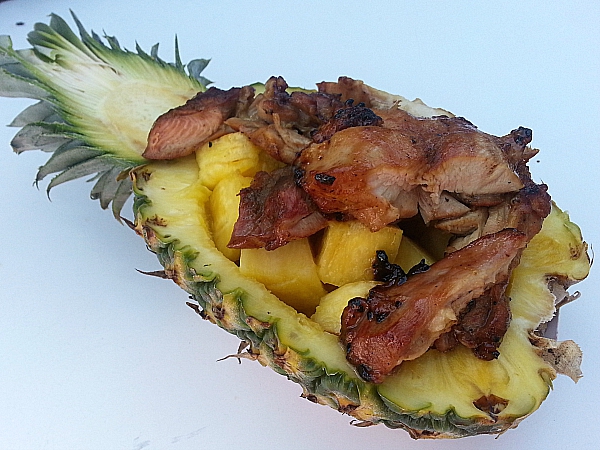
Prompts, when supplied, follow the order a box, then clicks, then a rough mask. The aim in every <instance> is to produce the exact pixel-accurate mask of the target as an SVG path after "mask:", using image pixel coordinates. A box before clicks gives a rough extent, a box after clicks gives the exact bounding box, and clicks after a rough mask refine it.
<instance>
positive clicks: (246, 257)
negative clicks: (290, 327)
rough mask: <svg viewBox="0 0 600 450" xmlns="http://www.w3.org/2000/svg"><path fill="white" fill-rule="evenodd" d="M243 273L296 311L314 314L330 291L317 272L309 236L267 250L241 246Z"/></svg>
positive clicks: (241, 267)
mask: <svg viewBox="0 0 600 450" xmlns="http://www.w3.org/2000/svg"><path fill="white" fill-rule="evenodd" d="M240 271H241V273H242V275H244V276H247V277H251V278H254V279H255V280H257V281H260V282H261V283H263V284H264V285H265V286H266V287H267V289H269V290H270V291H271V292H272V293H273V294H275V295H276V296H277V297H279V298H280V299H281V300H283V301H284V302H285V303H287V304H288V305H290V306H292V307H293V308H295V309H296V310H297V311H299V312H302V313H304V314H306V315H311V314H312V313H313V312H314V311H315V308H316V306H317V305H318V303H319V300H320V299H321V297H323V296H324V295H325V294H326V293H327V292H326V291H325V288H324V287H323V285H322V284H321V280H319V276H318V275H317V266H316V265H315V262H314V259H313V255H312V250H311V248H310V243H309V242H308V239H306V238H305V239H299V240H296V241H292V242H290V243H289V244H287V245H284V246H283V247H279V248H277V249H275V250H270V251H267V250H265V249H263V248H257V249H254V248H252V249H242V252H241V257H240Z"/></svg>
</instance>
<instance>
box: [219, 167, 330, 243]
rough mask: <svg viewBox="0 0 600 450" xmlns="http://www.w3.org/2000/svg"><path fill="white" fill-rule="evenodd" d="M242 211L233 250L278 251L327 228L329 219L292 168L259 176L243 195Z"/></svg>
mask: <svg viewBox="0 0 600 450" xmlns="http://www.w3.org/2000/svg"><path fill="white" fill-rule="evenodd" d="M239 211H240V213H239V219H238V221H237V222H236V223H235V226H234V229H233V234H232V236H231V241H230V242H229V244H228V246H229V247H231V248H261V247H264V248H266V249H267V250H274V249H276V248H277V247H281V246H282V245H285V244H287V243H288V242H290V241H292V240H294V239H301V238H304V237H308V236H311V235H313V234H315V233H316V232H317V231H319V230H321V229H323V228H325V227H326V226H327V220H326V219H325V218H324V217H323V216H322V215H321V213H320V212H319V211H318V210H317V208H316V206H315V205H314V203H313V202H312V201H311V199H310V198H309V197H308V195H307V194H306V192H304V191H303V190H302V189H301V188H300V187H298V185H297V184H296V182H295V180H294V173H293V169H292V167H290V166H286V167H284V168H282V169H278V170H276V171H274V172H271V173H266V172H259V173H257V174H256V176H255V178H254V180H253V181H252V184H251V185H250V187H248V188H246V189H242V191H241V192H240V209H239Z"/></svg>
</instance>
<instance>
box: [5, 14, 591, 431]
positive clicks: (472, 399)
mask: <svg viewBox="0 0 600 450" xmlns="http://www.w3.org/2000/svg"><path fill="white" fill-rule="evenodd" d="M74 19H75V21H76V23H77V26H78V28H79V33H80V36H81V37H77V36H76V35H75V34H74V33H73V32H72V30H71V29H70V28H69V27H68V25H67V24H66V23H65V22H64V20H62V19H61V18H60V17H58V16H55V15H53V16H52V17H51V21H50V24H49V25H45V24H36V26H35V30H34V32H32V33H31V34H30V42H31V43H32V45H33V48H32V49H29V50H19V51H16V50H14V49H13V48H12V44H11V42H10V39H9V38H8V37H0V95H4V96H11V97H26V98H34V99H37V100H38V101H39V102H38V103H37V104H35V105H33V106H31V107H29V108H27V109H26V110H25V111H24V112H23V113H22V114H20V115H19V116H18V117H17V118H16V119H15V120H14V121H13V123H12V124H11V125H13V126H16V127H21V131H19V132H18V133H17V136H16V137H15V139H14V140H13V142H12V146H13V148H14V150H15V151H17V152H22V151H25V150H33V149H40V150H43V151H47V152H50V153H52V156H51V158H50V159H49V161H48V162H47V163H46V164H45V165H44V166H42V167H41V168H40V170H39V172H38V175H37V177H36V182H39V181H41V180H42V179H44V178H45V177H46V176H48V175H50V174H55V176H54V178H53V179H52V181H51V182H50V183H49V186H48V190H50V189H52V188H53V187H54V186H56V185H58V184H61V183H63V182H66V181H69V180H72V179H75V178H80V177H86V176H92V177H93V180H94V181H95V184H94V187H93V188H92V193H91V195H92V198H95V199H99V200H100V204H101V206H102V207H103V208H107V207H109V205H112V210H113V213H114V215H115V217H117V218H120V212H121V209H122V207H123V205H124V204H125V201H126V200H127V198H128V197H129V195H130V193H131V191H132V189H133V190H134V191H135V200H134V215H135V223H132V224H131V225H132V227H133V228H135V230H136V232H137V233H138V234H140V235H141V236H142V237H143V238H144V239H145V241H146V243H147V245H148V247H149V249H150V250H151V251H153V252H154V253H156V255H157V256H158V259H159V262H160V263H161V264H162V266H163V267H164V272H159V273H157V274H160V275H163V276H165V277H167V278H170V279H172V280H173V281H175V282H176V283H177V284H178V285H179V286H181V287H182V288H183V289H184V290H185V291H187V292H188V293H189V294H190V295H191V296H192V298H193V299H194V303H191V306H193V307H194V309H196V311H197V312H198V313H199V314H200V315H201V316H202V317H203V318H205V319H208V320H209V321H211V322H213V323H216V324H217V325H218V326H220V327H222V328H223V329H225V330H227V331H228V332H230V333H232V334H234V335H236V336H237V337H239V338H240V340H241V341H242V345H241V347H240V348H241V349H244V348H245V349H246V352H244V353H240V354H238V355H233V356H238V357H242V356H243V357H246V358H249V359H254V360H258V361H259V362H260V363H261V364H263V365H265V366H269V367H271V368H272V369H273V370H275V371H276V372H278V373H280V374H282V375H284V376H286V377H287V378H289V379H290V380H292V381H294V382H297V383H299V384H300V385H301V386H302V389H303V392H304V393H303V396H304V397H305V398H307V399H308V400H310V401H313V402H317V403H321V404H325V405H329V406H331V407H333V408H335V409H337V410H338V411H340V412H342V413H345V414H349V415H352V416H353V417H355V418H356V420H357V422H356V423H357V424H359V425H372V424H378V423H383V424H385V425H387V426H388V427H391V428H402V429H405V430H407V431H408V432H409V433H410V434H411V436H413V437H415V438H419V437H428V438H440V437H441V438H446V437H462V436H470V435H476V434H483V433H491V434H495V433H500V432H503V431H505V430H506V429H508V428H511V427H514V426H516V425H517V424H518V423H519V421H520V420H522V419H523V418H525V417H526V416H527V415H529V414H531V413H532V412H533V411H535V410H536V409H537V408H538V407H539V406H540V404H541V402H542V401H543V400H544V398H545V397H546V395H547V394H548V392H549V389H550V387H551V383H552V380H553V379H554V378H555V377H556V375H557V373H565V374H567V375H569V376H570V377H571V378H573V379H574V380H576V379H577V378H578V377H579V376H580V372H579V364H578V363H579V360H580V358H581V353H580V351H579V349H578V347H577V346H576V344H574V343H572V342H570V341H566V342H556V341H554V340H552V339H548V338H546V337H543V336H542V335H541V334H540V333H534V330H536V329H538V328H540V323H542V322H543V323H545V322H547V321H548V320H550V319H551V318H552V316H553V315H554V313H555V303H561V302H562V303H566V302H567V301H568V300H569V299H571V298H572V296H569V294H568V293H566V290H565V289H566V287H568V286H569V285H570V284H572V283H574V282H577V281H579V280H581V279H583V278H585V276H587V273H588V271H589V265H590V262H589V258H588V256H587V252H586V245H585V243H584V242H583V240H582V237H581V233H580V232H579V229H578V228H577V226H576V225H574V224H573V223H571V222H570V221H569V218H568V216H567V215H566V214H565V213H563V212H562V211H560V209H558V207H556V206H555V207H554V208H553V213H552V214H551V216H550V217H549V218H548V219H547V220H546V222H545V223H544V228H543V230H542V232H541V233H540V234H539V235H538V236H536V238H534V240H533V241H532V242H531V244H530V246H529V248H528V249H527V251H526V252H525V253H524V255H523V258H522V261H521V264H520V265H519V267H518V269H517V270H515V273H514V274H513V279H512V281H511V286H510V295H511V297H512V298H513V305H515V306H514V309H513V317H514V319H513V322H512V324H511V327H510V329H509V332H508V334H507V336H506V338H505V341H504V343H503V344H502V345H503V347H501V354H502V355H504V356H503V357H502V358H500V359H499V360H496V361H493V362H489V363H488V362H481V361H478V360H476V359H475V358H474V357H473V356H472V354H471V353H469V352H466V351H464V350H463V349H460V348H459V349H456V350H455V351H453V352H450V353H448V354H440V353H437V352H435V351H430V352H428V353H427V354H426V355H424V356H423V357H421V358H419V359H417V360H415V361H411V362H410V363H405V364H403V366H402V368H401V370H399V371H398V373H397V374H395V375H394V376H392V377H390V378H389V379H388V380H386V381H385V382H384V383H382V384H381V385H378V386H376V385H373V384H370V383H366V382H364V381H363V380H361V379H360V378H359V377H358V376H357V375H356V373H355V372H354V370H353V368H352V367H351V366H350V365H349V364H348V363H347V361H346V359H345V356H344V353H343V351H342V349H341V347H340V345H339V343H338V339H337V336H335V335H333V334H330V333H327V332H326V331H325V330H324V329H323V328H322V327H321V326H320V325H318V324H317V323H316V322H314V321H312V320H310V319H309V318H307V317H306V316H305V315H303V314H299V313H298V312H296V310H294V309H293V308H292V307H290V306H288V305H286V304H284V303H283V302H281V301H280V300H279V299H278V298H277V297H275V296H274V295H273V294H272V293H270V292H269V291H268V290H267V289H266V288H265V287H264V286H263V285H262V284H261V283H258V282H256V281H254V280H252V279H249V278H246V277H244V276H243V275H241V274H240V271H239V268H238V267H237V265H236V264H234V263H233V262H231V261H230V260H228V259H227V258H226V257H225V256H223V254H222V253H221V252H219V251H218V250H217V248H216V246H215V244H214V242H213V240H212V236H211V233H210V220H211V219H210V217H209V216H208V214H207V209H206V205H207V202H208V199H209V195H210V190H209V189H208V188H207V187H206V186H205V185H203V184H202V183H201V182H200V181H199V177H198V166H197V164H196V161H195V159H194V158H193V157H188V158H183V159H180V160H176V161H167V162H160V163H150V164H146V161H145V160H144V159H143V158H142V157H141V156H140V155H141V153H142V151H143V138H142V137H143V136H145V135H146V133H147V131H148V130H149V128H150V126H151V124H152V121H153V120H154V118H155V117H157V116H158V115H159V114H160V113H162V112H164V111H165V110H168V109H169V108H172V107H174V106H178V105H179V104H182V103H184V102H185V100H186V99H188V98H190V97H191V96H192V95H194V94H195V93H196V92H197V91H201V90H203V89H204V88H205V86H206V84H208V83H209V81H208V80H206V79H205V78H203V77H202V76H201V75H200V73H201V71H202V69H203V68H204V67H205V65H206V63H207V61H206V60H196V61H193V62H191V63H190V64H188V65H187V67H186V66H184V65H183V64H182V63H181V61H179V58H178V57H177V58H176V59H177V61H176V62H175V64H168V63H166V62H164V61H162V60H161V59H160V58H158V56H157V47H155V48H153V49H152V51H151V52H150V53H149V54H148V53H145V52H143V51H142V50H141V49H140V48H137V49H136V52H130V51H127V50H123V49H122V48H121V47H120V46H119V43H118V42H117V40H116V39H115V38H113V37H107V36H105V39H106V40H107V42H108V45H105V44H104V43H103V41H102V39H101V38H100V37H99V36H98V35H96V34H95V33H92V34H89V33H88V32H87V31H85V29H84V28H83V26H82V25H81V24H80V23H79V21H78V20H77V18H76V17H74ZM89 62H92V63H94V64H86V63H89ZM98 63H100V64H98ZM86 68H93V69H94V70H96V69H99V68H108V69H109V70H106V71H105V70H100V71H94V70H93V71H92V72H81V71H82V70H87V69H86ZM74 80H88V81H90V80H91V82H90V83H89V84H85V85H81V86H77V85H75V87H76V88H77V87H78V88H79V89H78V92H81V93H83V94H82V95H79V96H78V95H75V90H77V89H73V86H74V84H73V82H74ZM132 84H137V85H138V86H144V85H145V86H146V89H147V90H148V91H150V92H153V93H156V92H158V93H159V94H158V95H157V97H160V98H151V99H149V100H150V101H149V102H148V103H140V102H139V100H140V98H141V97H143V96H144V94H145V92H147V91H146V89H144V88H143V87H140V88H139V89H131V86H132ZM157 84H158V86H157ZM383 94H384V93H382V95H383ZM386 95H387V94H386ZM389 98H390V100H392V101H397V102H399V103H400V104H401V105H402V107H405V108H407V109H410V110H411V112H413V113H416V114H423V115H427V114H440V113H441V112H440V111H439V110H432V109H430V108H428V107H426V106H425V105H423V104H422V103H419V102H416V103H411V102H407V101H406V99H403V98H402V97H399V96H389ZM120 102H124V104H125V105H127V106H130V107H131V108H130V112H131V114H133V116H134V117H135V120H131V119H129V120H123V119H124V118H123V116H122V115H120V114H119V110H120V109H119V108H115V106H118V105H119V104H120ZM90 105H91V106H92V107H90ZM98 105H103V107H100V108H99V107H98ZM140 105H141V106H140ZM411 108H412V109H411ZM129 173H131V178H130V177H129V176H127V174H129ZM552 291H553V292H554V294H553V293H552ZM542 328H543V325H542ZM241 351H242V350H240V352H241Z"/></svg>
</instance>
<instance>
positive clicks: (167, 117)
mask: <svg viewBox="0 0 600 450" xmlns="http://www.w3.org/2000/svg"><path fill="white" fill-rule="evenodd" d="M253 95H254V89H253V88H252V87H249V86H246V87H244V88H231V89H229V90H228V91H223V90H221V89H217V88H214V87H211V88H210V89H208V90H207V91H205V92H201V93H199V94H198V95H196V96H195V97H194V98H192V99H190V100H188V101H187V103H186V104H185V105H183V106H180V107H178V108H174V109H171V110H169V111H168V112H166V113H165V114H163V115H162V116H160V117H159V118H158V119H157V120H156V122H154V125H153V126H152V129H151V130H150V133H149V135H148V145H147V146H146V150H145V151H144V153H143V154H142V156H143V157H144V158H147V159H175V158H180V157H182V156H186V155H190V154H192V153H193V152H194V151H195V150H196V149H198V148H199V147H201V146H202V144H204V143H206V142H208V141H210V140H211V139H216V138H217V137H219V136H222V135H223V134H227V133H229V132H230V131H231V130H230V129H227V127H225V126H224V122H225V120H226V119H228V118H229V117H231V116H233V115H234V114H236V111H237V109H238V102H240V103H242V104H244V103H245V102H247V100H248V98H249V97H251V96H253Z"/></svg>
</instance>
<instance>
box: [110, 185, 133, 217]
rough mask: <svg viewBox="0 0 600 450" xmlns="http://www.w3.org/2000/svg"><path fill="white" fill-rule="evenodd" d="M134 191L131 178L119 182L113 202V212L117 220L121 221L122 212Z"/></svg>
mask: <svg viewBox="0 0 600 450" xmlns="http://www.w3.org/2000/svg"><path fill="white" fill-rule="evenodd" d="M132 191H133V183H132V181H131V178H129V177H127V178H125V179H123V180H121V181H120V182H119V187H118V188H117V192H116V194H115V196H114V198H113V201H112V212H113V216H114V217H115V219H117V220H118V221H119V222H120V221H121V211H122V210H123V206H125V203H127V200H128V199H129V197H130V196H131V193H132Z"/></svg>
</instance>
